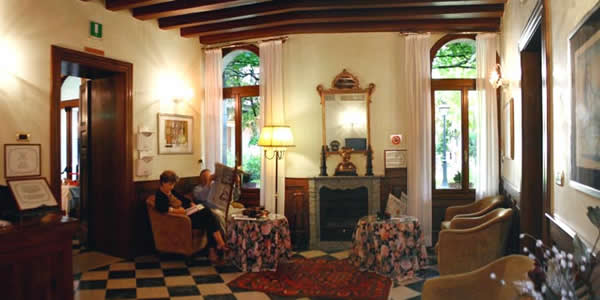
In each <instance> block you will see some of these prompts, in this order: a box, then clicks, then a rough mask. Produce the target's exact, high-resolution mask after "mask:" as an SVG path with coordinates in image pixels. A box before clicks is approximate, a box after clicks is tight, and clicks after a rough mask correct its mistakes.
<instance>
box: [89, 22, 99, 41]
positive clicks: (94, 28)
mask: <svg viewBox="0 0 600 300" xmlns="http://www.w3.org/2000/svg"><path fill="white" fill-rule="evenodd" d="M90 36H92V37H95V38H99V39H101V38H102V24H100V23H97V22H94V21H90Z"/></svg>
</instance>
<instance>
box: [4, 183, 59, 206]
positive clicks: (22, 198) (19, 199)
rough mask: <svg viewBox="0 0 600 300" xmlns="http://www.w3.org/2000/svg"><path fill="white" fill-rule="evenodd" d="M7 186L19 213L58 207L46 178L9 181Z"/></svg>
mask: <svg viewBox="0 0 600 300" xmlns="http://www.w3.org/2000/svg"><path fill="white" fill-rule="evenodd" d="M7 185H8V188H9V190H10V193H11V195H12V197H13V199H15V201H16V204H17V208H18V209H19V211H23V210H31V209H36V208H40V207H44V206H58V202H57V201H56V198H54V195H53V194H52V191H51V190H50V185H49V184H48V181H47V180H46V178H43V177H37V178H21V179H11V180H7Z"/></svg>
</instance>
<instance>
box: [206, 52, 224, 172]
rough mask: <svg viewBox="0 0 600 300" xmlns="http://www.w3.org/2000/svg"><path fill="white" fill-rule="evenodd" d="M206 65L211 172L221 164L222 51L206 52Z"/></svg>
mask: <svg viewBox="0 0 600 300" xmlns="http://www.w3.org/2000/svg"><path fill="white" fill-rule="evenodd" d="M204 61H205V63H204V118H203V121H204V162H205V166H206V167H207V168H209V169H211V170H213V172H214V169H215V163H217V162H221V146H222V145H221V135H222V134H221V104H222V102H223V68H222V64H223V63H222V62H223V56H222V52H221V49H211V50H206V52H205V60H204Z"/></svg>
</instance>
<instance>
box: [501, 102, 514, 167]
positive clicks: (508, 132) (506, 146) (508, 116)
mask: <svg viewBox="0 0 600 300" xmlns="http://www.w3.org/2000/svg"><path fill="white" fill-rule="evenodd" d="M502 118H503V120H502V125H503V127H502V148H501V149H502V156H503V157H504V158H506V159H511V160H512V159H515V103H514V98H510V100H508V102H506V104H504V106H503V107H502Z"/></svg>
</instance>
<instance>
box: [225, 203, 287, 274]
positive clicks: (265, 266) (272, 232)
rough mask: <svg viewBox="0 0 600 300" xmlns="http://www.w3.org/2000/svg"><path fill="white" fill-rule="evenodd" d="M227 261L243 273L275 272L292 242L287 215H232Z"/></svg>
mask: <svg viewBox="0 0 600 300" xmlns="http://www.w3.org/2000/svg"><path fill="white" fill-rule="evenodd" d="M226 239H227V246H229V248H230V251H227V253H226V260H227V261H230V262H232V263H233V264H234V265H235V266H237V267H238V268H240V269H241V270H242V271H244V272H248V271H250V272H259V271H265V270H269V271H275V270H276V269H277V265H278V264H279V260H280V259H284V260H285V259H288V258H289V257H290V254H291V249H292V242H291V239H290V228H289V224H288V221H287V219H286V218H285V216H282V215H278V214H270V215H269V216H268V217H266V218H259V219H253V218H247V217H243V216H236V215H233V216H232V217H231V218H230V219H229V220H228V221H227V237H226Z"/></svg>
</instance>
